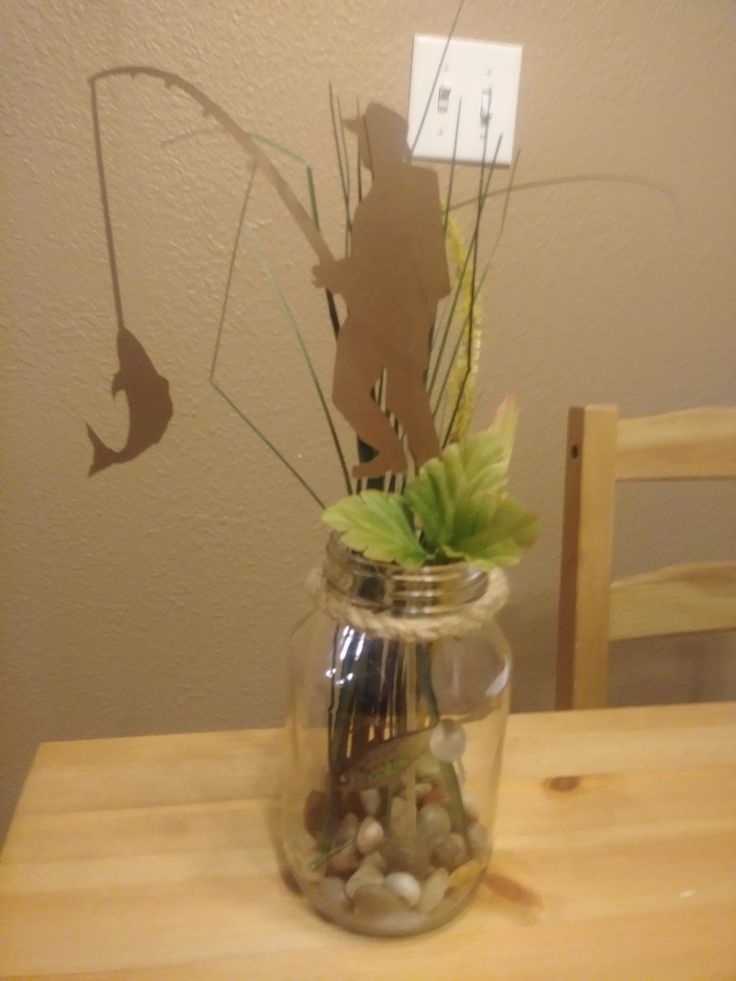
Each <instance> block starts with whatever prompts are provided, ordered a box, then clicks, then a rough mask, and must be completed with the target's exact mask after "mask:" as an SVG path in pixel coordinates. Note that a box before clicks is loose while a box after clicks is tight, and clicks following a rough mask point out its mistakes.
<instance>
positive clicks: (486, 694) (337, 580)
mask: <svg viewBox="0 0 736 981" xmlns="http://www.w3.org/2000/svg"><path fill="white" fill-rule="evenodd" d="M316 591H317V592H318V594H319V598H320V608H319V609H318V610H317V611H316V612H314V613H312V614H311V615H310V616H308V617H307V618H306V620H304V621H303V622H302V623H301V624H300V625H299V626H298V628H297V630H296V631H295V633H294V636H293V640H292V649H291V655H292V663H291V699H290V716H289V721H288V724H287V733H288V758H287V768H286V774H285V782H284V793H283V805H282V834H283V844H284V852H285V857H286V860H287V862H288V864H289V867H290V869H291V871H292V873H293V875H294V877H295V879H296V881H297V883H298V885H299V887H300V888H301V890H302V892H303V894H304V895H305V897H306V898H307V900H308V902H309V903H310V904H311V905H312V906H313V907H314V908H315V909H316V910H318V911H319V912H320V913H321V914H323V915H324V916H325V917H327V918H328V919H329V920H332V921H334V922H335V923H338V924H340V925H341V926H344V927H347V928H348V929H350V930H355V931H358V932H360V933H368V934H375V935H379V936H397V935H402V934H411V933H419V932H421V931H423V930H429V929H432V928H433V927H436V926H439V925H440V924H442V923H444V922H446V921H447V920H449V919H450V918H451V917H453V916H455V914H457V913H458V912H459V911H460V910H461V909H462V908H463V907H464V906H465V905H466V904H467V903H468V901H469V900H470V898H471V896H472V894H473V892H474V891H475V889H476V887H477V886H478V884H479V882H480V880H481V878H482V876H483V874H484V872H485V869H486V866H487V864H488V860H489V858H490V854H491V848H492V843H493V838H492V831H493V820H494V812H495V808H496V794H497V787H498V777H499V769H500V763H501V750H502V745H503V737H504V730H505V723H506V715H507V712H508V700H509V678H510V669H511V657H510V651H509V648H508V645H507V643H506V641H505V639H504V637H503V634H502V633H501V631H500V629H499V627H498V626H497V624H496V623H495V620H494V619H493V616H492V614H493V612H494V611H495V610H496V609H497V608H499V607H500V606H501V605H502V604H503V602H504V600H505V597H506V581H505V578H504V576H503V574H502V573H501V572H500V571H498V570H494V571H493V572H492V573H490V574H488V573H486V572H481V571H480V570H478V569H475V568H473V567H471V566H468V565H466V564H464V563H461V562H458V563H451V564H446V565H430V566H424V567H422V568H420V569H407V568H402V567H400V566H397V565H392V564H388V563H382V562H375V561H372V560H369V559H366V558H364V557H363V556H361V555H359V554H357V553H354V552H351V551H349V550H348V549H346V548H345V547H344V546H343V545H341V543H340V542H339V541H338V539H337V538H336V537H334V536H333V537H332V538H331V539H330V540H329V542H328V546H327V559H326V563H325V566H324V569H323V570H322V571H321V572H320V575H319V577H318V581H317V585H316ZM484 614H488V615H489V616H487V617H485V621H484V622H482V621H483V620H484Z"/></svg>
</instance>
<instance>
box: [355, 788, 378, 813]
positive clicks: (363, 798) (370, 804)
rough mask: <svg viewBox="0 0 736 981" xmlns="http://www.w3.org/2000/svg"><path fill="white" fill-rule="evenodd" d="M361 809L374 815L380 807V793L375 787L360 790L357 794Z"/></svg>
mask: <svg viewBox="0 0 736 981" xmlns="http://www.w3.org/2000/svg"><path fill="white" fill-rule="evenodd" d="M358 796H359V797H360V803H361V806H362V808H363V811H364V812H365V813H366V814H370V815H371V816H373V817H375V815H376V814H378V812H379V810H380V809H381V794H380V792H379V791H378V790H377V789H376V788H375V787H369V788H368V790H361V791H360V793H359V794H358Z"/></svg>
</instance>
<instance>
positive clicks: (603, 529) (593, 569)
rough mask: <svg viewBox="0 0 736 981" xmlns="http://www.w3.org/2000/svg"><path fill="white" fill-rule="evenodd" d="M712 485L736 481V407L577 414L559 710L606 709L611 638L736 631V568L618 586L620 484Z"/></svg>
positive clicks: (565, 547) (605, 408) (720, 565)
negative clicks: (614, 566)
mask: <svg viewBox="0 0 736 981" xmlns="http://www.w3.org/2000/svg"><path fill="white" fill-rule="evenodd" d="M713 478H736V408H703V409H688V410H685V411H683V412H671V413H667V414H664V415H656V416H646V417H642V418H638V419H619V417H618V409H617V408H616V406H612V405H589V406H585V407H582V408H573V409H570V412H569V416H568V432H567V465H566V473H565V504H564V516H563V529H562V566H561V575H560V606H559V622H558V639H557V691H556V705H557V708H597V707H598V706H602V705H605V704H606V697H607V687H608V642H609V640H623V639H626V638H631V637H647V636H654V635H666V634H681V633H691V632H696V631H705V630H732V629H736V562H711V563H697V564H692V565H682V566H671V567H668V568H665V569H659V570H657V571H654V572H647V573H644V574H642V575H637V576H631V577H629V578H626V579H621V580H619V581H616V582H611V553H612V547H613V517H614V489H615V485H616V482H617V481H634V480H642V481H643V480H688V479H695V480H700V479H713ZM735 498H736V494H735ZM734 505H735V506H736V499H735V500H734Z"/></svg>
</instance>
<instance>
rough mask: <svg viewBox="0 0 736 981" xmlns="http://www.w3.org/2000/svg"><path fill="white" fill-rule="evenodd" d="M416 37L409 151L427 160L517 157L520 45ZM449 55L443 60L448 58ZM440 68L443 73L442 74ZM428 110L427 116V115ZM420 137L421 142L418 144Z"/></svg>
mask: <svg viewBox="0 0 736 981" xmlns="http://www.w3.org/2000/svg"><path fill="white" fill-rule="evenodd" d="M445 45H447V38H446V37H434V36H432V35H428V34H417V35H415V37H414V49H413V54H412V61H411V89H410V93H409V147H410V148H411V149H412V156H413V157H416V158H419V159H423V160H448V161H449V160H452V156H453V147H455V140H456V133H457V146H456V151H455V159H456V160H458V161H461V162H463V163H480V162H481V160H482V159H483V150H484V145H485V158H486V163H490V162H491V161H492V160H493V158H494V154H495V153H496V146H497V144H498V139H499V136H500V137H501V143H500V145H499V146H498V153H497V154H496V158H495V159H496V163H497V164H503V165H506V166H508V165H509V164H510V163H511V159H512V156H513V152H514V130H515V128H516V106H517V102H518V97H519V78H520V76H521V51H522V48H521V45H520V44H496V43H491V42H487V41H470V40H465V39H463V38H455V37H453V38H452V39H451V40H450V43H449V45H447V50H446V51H445ZM443 53H444V56H443ZM438 69H439V72H438ZM425 111H426V115H425ZM417 133H419V138H418V139H417Z"/></svg>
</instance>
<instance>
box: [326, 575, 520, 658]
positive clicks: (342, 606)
mask: <svg viewBox="0 0 736 981" xmlns="http://www.w3.org/2000/svg"><path fill="white" fill-rule="evenodd" d="M307 589H308V591H309V592H310V593H311V595H312V596H313V597H314V599H315V600H316V602H317V605H318V606H319V607H320V609H322V610H324V611H325V613H327V614H329V616H331V617H332V618H333V619H334V620H337V621H338V622H339V623H348V624H350V626H351V627H355V628H356V629H357V630H361V631H363V632H365V633H373V634H379V635H380V636H382V637H386V638H387V639H388V640H400V641H408V642H409V643H429V642H430V641H433V640H439V639H440V638H442V637H463V636H464V635H465V634H467V633H470V631H472V630H476V629H477V628H478V627H480V626H481V625H482V624H483V623H485V622H486V621H487V620H490V619H491V618H492V617H494V616H495V615H496V614H497V613H498V612H499V610H500V609H501V608H502V607H503V606H504V604H505V603H506V601H507V599H508V596H509V585H508V580H507V579H506V576H505V575H504V573H503V572H502V571H501V569H491V570H490V571H489V573H488V584H487V586H486V591H485V593H483V595H482V596H480V597H479V598H478V599H476V600H472V601H471V602H469V603H465V604H463V606H462V607H461V608H460V609H459V610H456V611H454V612H452V613H438V614H435V615H433V616H406V615H405V616H401V615H397V614H395V613H392V612H391V611H390V610H386V611H383V612H380V613H378V612H376V611H374V610H368V609H366V608H365V607H363V606H358V605H356V604H355V603H351V602H350V600H349V599H348V598H347V597H345V596H341V595H340V594H339V593H337V592H335V591H334V590H333V589H331V588H330V586H329V584H328V582H327V580H326V578H325V568H324V566H317V567H315V568H314V569H312V571H311V572H310V573H309V575H308V576H307Z"/></svg>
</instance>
